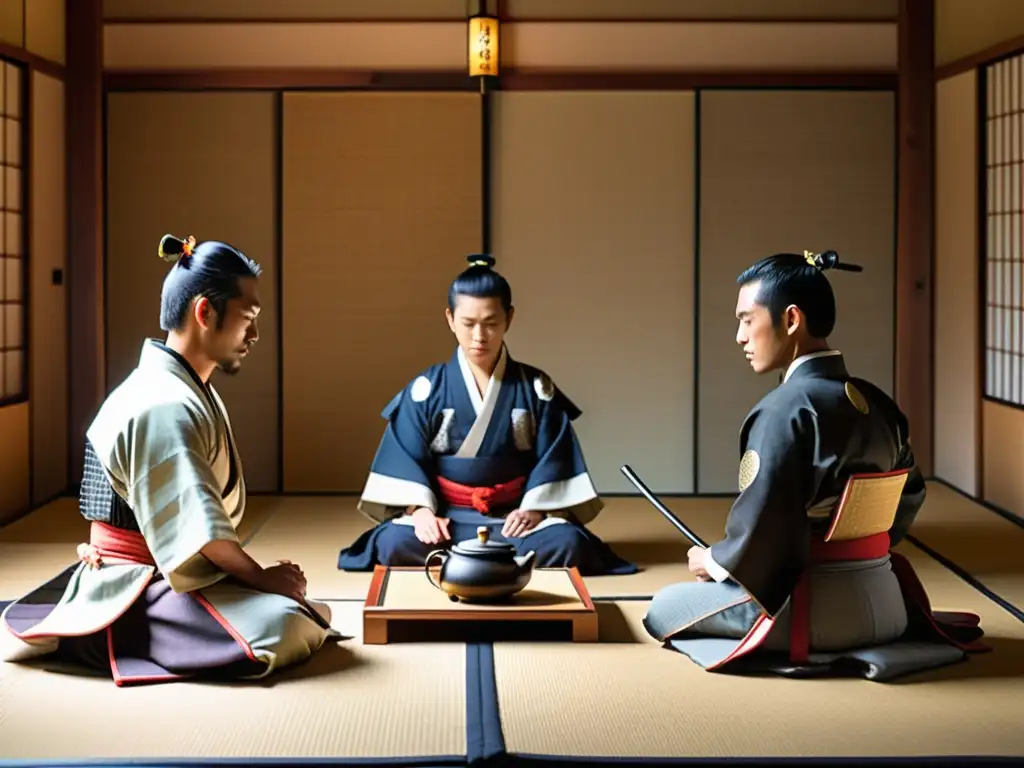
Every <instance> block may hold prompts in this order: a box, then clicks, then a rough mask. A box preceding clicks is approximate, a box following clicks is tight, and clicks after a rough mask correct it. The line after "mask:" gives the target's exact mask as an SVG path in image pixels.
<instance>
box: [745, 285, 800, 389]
mask: <svg viewBox="0 0 1024 768" xmlns="http://www.w3.org/2000/svg"><path fill="white" fill-rule="evenodd" d="M760 288H761V283H760V281H758V282H753V283H748V284H747V285H744V286H743V287H742V288H740V294H739V298H738V299H737V301H736V319H737V320H739V327H738V329H737V331H736V343H737V344H739V345H740V346H741V347H743V354H744V355H746V357H747V362H749V363H750V367H751V368H753V369H754V373H767V372H768V371H773V370H777V369H779V368H782V367H783V366H785V365H788V364H789V359H788V357H787V355H788V353H790V352H791V349H790V348H791V346H792V341H791V339H790V335H789V334H788V333H787V331H786V322H785V321H786V315H783V318H782V320H783V321H782V322H780V323H779V325H778V327H773V326H772V318H771V315H770V314H769V312H768V310H767V308H765V307H764V306H762V305H760V304H758V303H757V293H758V291H759V290H760Z"/></svg>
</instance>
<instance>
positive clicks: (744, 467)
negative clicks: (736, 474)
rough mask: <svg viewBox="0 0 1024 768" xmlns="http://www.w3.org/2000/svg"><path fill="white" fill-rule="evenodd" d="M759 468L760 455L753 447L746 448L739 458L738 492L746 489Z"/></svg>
mask: <svg viewBox="0 0 1024 768" xmlns="http://www.w3.org/2000/svg"><path fill="white" fill-rule="evenodd" d="M760 468H761V457H760V456H758V455H757V451H755V450H753V449H749V450H747V451H746V452H745V453H744V454H743V458H741V459H740V492H741V493H742V492H743V491H745V490H747V488H748V487H749V486H750V484H751V483H752V482H754V479H755V478H756V477H757V471H758V470H759V469H760Z"/></svg>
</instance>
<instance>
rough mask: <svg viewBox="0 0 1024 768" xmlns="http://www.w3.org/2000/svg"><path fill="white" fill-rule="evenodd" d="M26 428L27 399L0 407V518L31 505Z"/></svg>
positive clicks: (22, 510)
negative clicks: (0, 438) (24, 401)
mask: <svg viewBox="0 0 1024 768" xmlns="http://www.w3.org/2000/svg"><path fill="white" fill-rule="evenodd" d="M28 430H29V404H28V403H19V404H18V405H8V406H6V407H4V408H0V435H2V436H3V439H2V440H0V522H2V521H4V520H6V519H8V518H10V517H12V516H14V515H17V514H19V513H21V512H24V511H25V510H26V509H28V508H29V506H30V499H29V459H28V457H29V434H28Z"/></svg>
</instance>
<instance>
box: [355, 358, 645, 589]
mask: <svg viewBox="0 0 1024 768" xmlns="http://www.w3.org/2000/svg"><path fill="white" fill-rule="evenodd" d="M579 415H580V410H579V408H577V407H576V406H575V405H574V404H573V403H572V402H571V401H570V400H569V399H568V398H567V397H566V396H565V395H564V394H562V392H560V391H559V390H558V388H557V387H556V386H555V385H554V383H553V382H552V381H551V379H550V377H548V376H547V374H545V373H544V372H543V371H541V370H539V369H537V368H534V367H532V366H529V365H525V364H523V363H519V362H517V361H515V360H513V359H512V358H511V357H510V356H509V354H508V351H507V349H506V348H503V349H502V352H501V355H500V357H499V359H498V362H497V365H496V366H495V370H494V373H493V374H492V376H491V380H490V383H489V385H488V387H487V390H486V391H485V392H484V393H483V394H482V395H481V394H480V393H479V390H478V389H477V386H476V383H475V381H474V379H473V376H472V373H471V371H470V368H469V364H468V362H467V361H466V358H465V356H464V355H463V353H462V351H461V350H460V349H456V351H455V353H454V354H453V355H452V357H451V358H450V359H449V360H448V362H447V363H442V364H438V365H434V366H431V367H430V368H428V369H427V370H426V371H424V372H423V373H421V374H420V375H418V376H417V377H416V378H415V379H413V381H411V382H410V383H409V384H408V385H407V386H406V387H405V388H404V389H403V390H402V391H401V392H399V393H398V394H397V395H396V396H395V397H394V398H393V399H392V401H391V402H390V403H388V405H387V407H386V408H385V409H384V412H383V416H384V418H385V419H386V420H387V425H386V427H385V430H384V436H383V438H382V440H381V443H380V446H379V448H378V449H377V454H376V456H375V457H374V460H373V463H372V465H371V468H370V474H369V477H368V478H367V482H366V486H365V487H364V489H363V493H362V496H361V498H360V501H359V509H360V511H362V512H363V513H364V514H365V515H367V516H368V517H369V518H370V519H371V520H373V521H374V522H376V523H377V525H376V527H374V528H373V529H371V530H369V531H366V532H365V533H364V534H363V535H362V536H360V537H359V538H358V539H357V540H356V541H355V542H354V543H353V544H352V545H351V546H350V547H348V548H346V549H344V550H342V552H341V555H340V557H339V559H338V567H339V568H341V569H344V570H356V571H362V570H370V569H372V568H373V566H374V565H375V564H377V563H382V564H388V565H422V564H423V561H424V558H425V557H426V555H427V553H428V552H429V551H430V550H432V549H435V548H436V547H435V546H432V545H428V544H424V543H422V542H420V541H419V540H418V539H417V538H416V536H415V532H414V528H413V525H412V518H411V517H410V516H409V515H407V514H406V513H407V512H408V511H409V510H411V509H415V508H417V507H427V508H429V509H431V510H433V511H434V512H435V514H437V515H438V516H439V517H447V518H448V519H449V521H450V522H449V534H450V535H451V540H452V542H458V541H462V540H465V539H470V538H473V537H474V536H475V532H476V528H477V527H478V526H480V525H487V526H488V527H489V528H490V529H491V539H492V540H497V541H502V540H507V541H509V542H510V543H512V544H514V545H515V546H516V547H517V549H520V550H521V551H523V552H525V551H527V550H533V551H534V552H535V557H536V565H537V566H538V567H570V566H575V567H577V568H579V569H580V572H581V573H583V574H585V575H592V574H611V573H615V574H620V573H634V572H636V571H637V570H638V569H637V568H636V566H635V565H633V564H632V563H629V562H626V561H624V560H622V559H621V558H619V557H618V556H617V555H615V554H614V553H613V552H612V551H611V549H610V548H609V547H608V546H607V545H606V544H605V543H604V542H602V541H601V540H600V539H599V538H598V537H597V536H595V535H594V534H593V533H591V532H590V531H588V530H587V529H586V527H585V526H586V524H587V523H589V522H590V521H591V520H593V519H594V518H595V517H596V516H597V514H598V513H599V512H600V511H601V509H602V507H603V503H602V501H601V499H600V498H599V496H598V494H597V491H596V490H595V489H594V485H593V482H592V480H591V478H590V475H589V473H588V471H587V467H586V462H585V461H584V458H583V453H582V451H581V449H580V446H579V442H578V440H577V438H576V434H575V432H574V431H573V428H572V421H573V420H574V419H576V418H577V417H579ZM439 477H440V478H444V479H446V480H449V481H452V482H454V483H458V484H460V485H463V486H469V487H474V488H480V487H494V486H496V485H499V484H504V483H508V482H510V481H514V480H516V479H517V478H522V479H523V480H525V482H524V485H523V487H522V489H521V492H520V493H518V494H516V498H514V499H513V500H511V501H509V502H507V503H505V504H500V505H497V506H495V507H492V508H491V509H489V510H488V511H487V513H486V514H485V513H482V512H479V511H477V510H476V509H472V508H470V507H458V506H453V505H450V504H448V503H447V502H446V500H445V497H444V495H443V493H442V491H441V488H440V484H439V482H438V478H439ZM515 509H523V510H534V511H537V512H541V513H544V514H545V518H544V519H543V520H542V521H541V522H540V523H539V524H538V525H537V526H536V527H535V528H534V529H532V530H531V531H528V532H527V533H526V534H525V535H524V536H521V537H517V538H509V539H504V537H503V536H502V535H501V529H502V526H503V525H504V518H505V516H506V515H507V514H508V513H509V512H511V511H513V510H515ZM448 543H451V542H448Z"/></svg>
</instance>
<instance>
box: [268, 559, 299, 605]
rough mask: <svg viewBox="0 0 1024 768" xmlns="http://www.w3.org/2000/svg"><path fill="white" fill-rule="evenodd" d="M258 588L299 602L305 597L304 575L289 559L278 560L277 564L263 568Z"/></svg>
mask: <svg viewBox="0 0 1024 768" xmlns="http://www.w3.org/2000/svg"><path fill="white" fill-rule="evenodd" d="M260 588H261V589H262V591H264V592H270V593H272V594H275V595H284V596H285V597H290V598H291V599H292V600H294V601H295V602H297V603H301V602H304V601H305V599H306V575H305V574H304V573H303V572H302V569H301V568H299V566H297V565H295V564H294V563H292V562H291V561H289V560H280V561H278V564H277V565H272V566H270V567H269V568H264V569H263V575H262V576H261V578H260Z"/></svg>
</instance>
